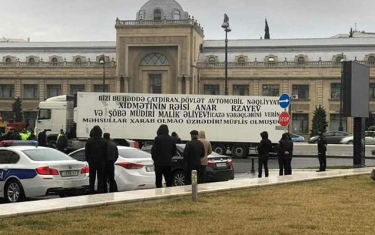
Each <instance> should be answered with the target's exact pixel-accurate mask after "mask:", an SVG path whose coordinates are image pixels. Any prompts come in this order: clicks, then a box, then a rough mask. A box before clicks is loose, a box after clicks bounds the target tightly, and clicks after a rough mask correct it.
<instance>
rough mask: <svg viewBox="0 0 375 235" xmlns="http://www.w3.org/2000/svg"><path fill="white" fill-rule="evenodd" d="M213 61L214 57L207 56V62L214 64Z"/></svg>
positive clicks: (214, 60)
mask: <svg viewBox="0 0 375 235" xmlns="http://www.w3.org/2000/svg"><path fill="white" fill-rule="evenodd" d="M215 62H216V59H215V57H213V56H211V57H210V58H208V63H209V64H215Z"/></svg>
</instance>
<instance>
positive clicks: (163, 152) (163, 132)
mask: <svg viewBox="0 0 375 235" xmlns="http://www.w3.org/2000/svg"><path fill="white" fill-rule="evenodd" d="M156 133H157V136H156V137H155V139H154V144H153V145H152V148H151V156H152V160H153V161H154V167H155V185H156V188H162V187H163V183H162V181H163V176H164V180H165V183H166V186H167V187H172V158H173V157H174V156H175V155H176V154H177V148H176V143H175V140H174V139H173V137H171V136H170V135H169V129H168V126H167V125H165V124H162V125H160V127H159V129H158V130H157V132H156Z"/></svg>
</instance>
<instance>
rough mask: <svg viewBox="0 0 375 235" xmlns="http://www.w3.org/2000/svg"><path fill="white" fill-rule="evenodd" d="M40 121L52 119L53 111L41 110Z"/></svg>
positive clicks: (39, 113) (39, 112)
mask: <svg viewBox="0 0 375 235" xmlns="http://www.w3.org/2000/svg"><path fill="white" fill-rule="evenodd" d="M38 119H40V120H46V119H47V120H48V119H51V109H39V111H38Z"/></svg>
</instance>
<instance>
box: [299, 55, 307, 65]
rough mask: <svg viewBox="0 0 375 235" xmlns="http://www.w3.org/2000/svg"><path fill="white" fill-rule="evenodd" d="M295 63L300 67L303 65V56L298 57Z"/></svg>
mask: <svg viewBox="0 0 375 235" xmlns="http://www.w3.org/2000/svg"><path fill="white" fill-rule="evenodd" d="M297 63H298V64H300V65H301V64H305V57H303V56H300V57H298V59H297Z"/></svg>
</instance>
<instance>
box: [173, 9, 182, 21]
mask: <svg viewBox="0 0 375 235" xmlns="http://www.w3.org/2000/svg"><path fill="white" fill-rule="evenodd" d="M173 19H174V20H180V19H181V14H180V11H179V10H175V11H174V12H173Z"/></svg>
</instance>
